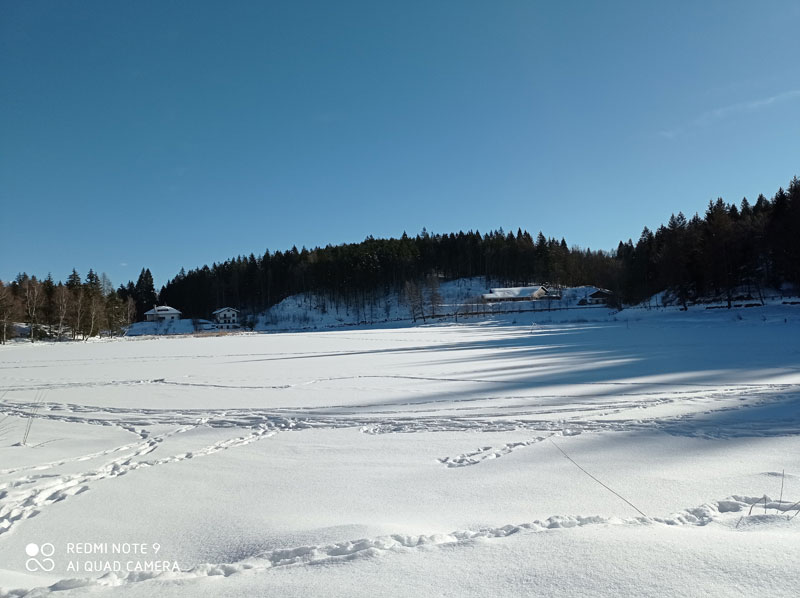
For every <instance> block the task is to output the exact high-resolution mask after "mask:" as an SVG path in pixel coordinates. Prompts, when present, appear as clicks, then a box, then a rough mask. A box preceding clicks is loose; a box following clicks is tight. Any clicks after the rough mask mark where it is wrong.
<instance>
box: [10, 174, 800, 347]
mask: <svg viewBox="0 0 800 598" xmlns="http://www.w3.org/2000/svg"><path fill="white" fill-rule="evenodd" d="M474 276H484V277H486V279H487V280H493V281H500V282H501V283H502V284H506V285H509V286H514V285H524V284H527V283H533V282H536V283H545V284H546V283H549V284H553V285H565V286H575V285H595V286H598V287H603V288H607V289H610V290H612V291H614V293H615V296H616V301H617V302H618V303H636V302H639V301H641V300H643V299H646V298H648V297H650V296H652V295H653V294H655V293H658V292H660V291H663V290H669V291H670V292H671V293H673V294H674V295H675V296H676V297H677V299H678V300H679V301H680V302H682V303H684V304H685V303H688V302H690V301H692V300H695V299H697V298H702V297H708V296H712V295H713V296H715V297H722V298H727V299H728V300H729V301H731V300H732V299H733V297H734V296H735V295H737V294H741V293H745V294H749V295H751V296H752V297H753V298H758V296H759V295H760V294H761V292H762V290H763V289H764V288H767V287H770V288H775V287H779V286H781V285H783V284H790V285H794V286H795V288H797V287H799V286H800V181H798V179H797V177H795V178H794V179H793V180H792V181H791V183H790V184H789V186H788V188H787V189H785V190H784V189H782V188H781V189H779V190H778V191H777V193H775V195H774V196H773V197H772V198H771V199H767V198H766V197H765V196H764V195H760V196H759V197H758V198H757V199H756V201H755V202H754V203H752V204H751V203H750V202H749V201H748V200H747V199H743V200H742V201H741V202H740V203H739V204H733V203H730V204H729V203H726V202H725V201H723V200H722V199H718V200H717V201H715V202H709V204H708V207H707V208H706V210H705V213H703V214H695V215H694V216H692V217H691V218H686V217H685V216H684V215H683V214H680V213H679V214H677V215H673V216H672V217H671V218H670V219H669V222H668V223H666V224H664V225H662V226H659V227H658V229H656V230H655V232H653V231H651V230H650V229H648V228H645V229H644V230H643V231H642V233H641V235H640V236H639V238H638V240H637V241H636V242H635V243H634V242H633V241H632V240H628V241H627V242H620V243H619V245H618V247H617V249H616V250H614V251H603V250H594V251H593V250H590V249H581V248H580V247H577V246H572V247H569V246H568V245H567V243H566V241H565V240H564V239H560V240H558V239H555V238H547V237H545V236H544V235H543V234H542V233H541V232H540V233H538V235H536V237H535V238H534V237H533V236H532V235H531V234H530V233H529V232H528V231H526V230H523V229H517V231H516V232H508V233H506V232H504V231H503V230H502V229H501V230H497V231H492V232H489V233H486V234H482V233H480V232H479V231H469V232H466V233H465V232H458V233H449V234H429V233H428V232H427V231H425V230H424V229H423V231H422V233H420V234H418V235H416V236H414V237H409V236H408V235H406V234H403V235H402V236H401V237H400V238H399V239H375V238H372V237H368V238H367V239H366V240H364V241H363V242H361V243H351V244H345V245H336V246H331V245H328V246H327V247H322V248H319V247H317V248H314V249H310V250H309V249H306V248H302V249H299V250H298V249H297V248H296V247H293V248H292V249H291V250H289V251H276V252H274V253H271V252H270V251H266V252H265V253H264V254H263V255H261V256H256V255H254V254H250V255H249V256H248V257H243V256H240V257H237V258H234V259H230V260H227V261H225V262H222V263H218V264H217V263H215V264H212V265H211V266H207V265H206V266H203V267H201V268H196V269H193V270H190V271H189V272H185V271H184V270H181V272H180V273H179V274H178V275H177V276H176V277H175V278H173V279H172V280H170V281H169V282H167V284H166V285H165V286H164V287H162V289H161V291H160V293H158V294H157V293H156V291H155V288H154V284H153V277H152V275H151V274H150V270H149V269H146V268H143V269H142V271H141V273H140V275H139V278H138V280H137V282H136V283H133V282H129V283H128V284H127V285H121V286H120V287H119V288H118V289H116V290H114V288H113V287H112V286H111V284H110V281H109V280H108V278H107V277H106V276H105V275H100V276H98V275H97V274H96V273H95V272H94V271H92V270H90V271H89V273H88V275H87V277H86V279H85V280H83V281H82V280H81V277H80V275H79V274H78V272H76V271H75V270H73V271H72V273H71V274H70V275H69V276H68V277H67V280H66V283H61V282H58V283H56V282H55V281H54V280H53V278H52V276H50V275H48V276H47V277H45V278H43V279H37V277H36V276H29V275H28V274H27V273H21V274H19V275H18V276H17V278H16V279H15V280H14V281H13V282H10V283H3V282H0V341H4V340H5V338H6V337H7V336H8V334H9V330H10V324H11V323H12V322H15V321H25V322H27V323H29V325H31V326H30V331H31V334H32V336H35V334H33V333H34V331H36V330H39V333H40V334H45V332H44V327H46V328H47V334H49V335H53V336H58V337H61V336H63V335H64V334H69V336H71V337H72V338H76V337H77V336H79V335H80V336H82V337H89V336H93V335H95V334H98V333H99V332H100V331H101V330H109V331H119V330H121V329H122V328H123V327H124V326H125V325H126V324H129V323H130V322H132V321H135V320H137V319H142V317H143V314H144V312H145V311H146V310H148V309H150V308H151V307H152V306H153V305H154V304H155V303H156V301H158V302H160V303H165V304H169V305H171V306H173V307H176V308H178V309H180V310H181V311H183V313H184V316H185V317H193V318H207V317H209V315H210V314H211V312H212V311H213V310H214V309H216V308H218V307H221V306H224V305H228V306H232V307H237V308H239V309H241V310H243V311H244V312H245V313H250V314H254V313H259V312H262V311H264V310H265V309H267V308H269V307H271V306H273V305H275V304H277V303H278V302H280V301H281V300H283V299H285V298H286V297H288V296H291V295H296V294H298V293H313V294H316V295H318V296H320V297H322V298H324V299H325V301H326V303H331V304H334V305H336V306H339V305H345V306H349V305H355V306H358V305H365V304H371V303H374V302H375V301H376V299H377V298H378V297H381V296H385V294H386V293H387V292H397V293H400V292H402V291H403V289H405V288H406V287H407V285H408V283H412V284H417V283H419V282H421V281H430V280H431V279H432V278H434V279H455V278H467V277H474Z"/></svg>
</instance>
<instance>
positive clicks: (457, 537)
mask: <svg viewBox="0 0 800 598" xmlns="http://www.w3.org/2000/svg"><path fill="white" fill-rule="evenodd" d="M790 504H791V503H790V502H789V501H786V500H783V501H782V502H779V501H775V500H774V499H771V498H769V497H765V496H761V497H750V496H737V495H734V496H730V497H728V498H726V499H724V500H719V501H713V502H710V503H705V504H703V505H700V506H699V507H695V508H690V509H686V510H684V511H680V512H678V513H674V514H672V515H670V516H667V517H635V518H625V519H623V518H618V517H602V516H580V515H556V516H552V517H549V518H548V519H545V520H534V521H532V522H529V523H521V524H509V525H503V526H498V527H485V528H479V529H475V530H458V531H453V532H450V533H439V534H430V535H425V534H423V535H403V534H391V535H385V536H378V537H374V538H361V539H358V540H351V541H345V542H336V543H331V544H322V545H306V546H298V547H295V548H282V549H277V550H270V551H265V552H261V553H258V554H256V555H253V556H248V557H246V558H244V559H242V560H240V561H236V562H231V563H216V564H212V563H205V564H202V565H197V566H194V567H192V568H190V569H186V570H181V571H180V572H174V571H168V572H152V571H150V572H131V573H128V574H127V575H122V576H120V575H117V574H116V573H113V572H110V573H106V574H105V575H103V576H102V577H99V578H68V579H62V580H59V581H57V582H55V583H53V584H51V585H50V586H47V587H40V588H32V589H31V588H26V589H23V588H19V589H13V590H10V591H6V592H3V591H2V590H0V598H21V597H23V596H26V595H28V594H32V593H34V592H35V594H36V595H37V596H41V595H46V594H50V593H52V592H59V591H63V590H70V589H76V588H97V589H99V588H111V587H119V586H122V585H127V584H132V583H138V582H143V581H148V580H161V581H163V582H172V581H174V582H177V583H180V582H182V581H187V580H192V579H195V580H198V581H200V580H202V579H203V578H217V577H229V576H231V575H236V574H239V573H243V572H246V571H252V572H258V571H267V570H270V569H275V568H282V567H302V566H314V565H325V564H331V563H342V562H349V561H354V560H357V559H363V558H383V557H386V556H389V555H391V554H402V553H409V552H413V551H420V550H423V551H430V550H437V549H440V548H442V547H450V548H458V547H462V546H468V545H470V544H474V543H477V542H494V541H502V539H503V538H507V537H509V536H519V535H524V534H536V533H554V532H555V533H568V530H570V529H574V528H582V527H587V526H653V525H663V526H689V527H703V526H706V525H709V524H712V523H717V524H720V525H724V526H727V527H728V529H730V530H731V531H733V532H736V531H737V530H739V529H740V528H739V526H740V524H741V523H742V522H743V521H750V520H752V521H753V522H754V523H757V524H759V526H761V525H764V524H765V523H766V524H769V523H772V524H776V523H779V522H780V523H783V522H785V521H788V522H789V523H790V524H791V525H792V526H793V527H795V526H797V527H800V518H797V519H792V518H790V516H787V513H791V512H793V510H794V509H793V508H790ZM754 508H755V509H761V508H764V509H765V511H767V513H765V514H760V513H755V514H753V510H754ZM770 510H772V511H774V513H768V511H770ZM734 521H736V523H735V524H734ZM748 529H750V525H749V524H746V525H744V526H742V528H741V532H740V533H746V532H747V530H748ZM558 530H562V531H561V532H559V531H558Z"/></svg>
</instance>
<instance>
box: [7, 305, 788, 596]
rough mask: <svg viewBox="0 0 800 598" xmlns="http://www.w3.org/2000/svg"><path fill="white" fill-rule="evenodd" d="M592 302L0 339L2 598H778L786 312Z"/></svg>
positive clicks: (783, 512) (782, 572)
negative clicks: (375, 319)
mask: <svg viewBox="0 0 800 598" xmlns="http://www.w3.org/2000/svg"><path fill="white" fill-rule="evenodd" d="M472 291H473V289H469V291H468V292H472ZM596 313H598V314H602V317H600V316H598V318H596V319H594V318H586V319H585V321H580V320H581V319H582V318H577V317H574V316H572V319H571V320H564V321H559V318H566V316H565V315H562V314H559V313H557V312H553V313H551V314H542V313H515V314H507V315H503V316H496V317H493V318H489V319H487V320H482V321H470V320H469V319H465V320H463V321H459V322H458V323H454V322H452V321H449V322H436V323H434V324H427V325H424V326H418V327H403V328H384V329H377V328H371V329H356V328H353V329H341V330H333V331H320V332H294V333H285V334H282V333H276V334H239V335H229V336H219V337H217V336H207V337H189V336H186V337H178V336H172V337H161V338H142V337H139V338H123V339H110V340H109V339H106V340H101V341H93V342H87V343H40V344H39V343H37V344H29V343H16V344H13V345H7V346H5V347H0V596H2V597H7V596H46V595H50V594H55V595H57V596H63V597H65V598H66V597H73V596H106V595H114V596H128V597H134V596H135V597H151V596H166V597H173V596H187V597H189V596H191V597H196V596H199V597H212V596H214V597H216V596H228V597H239V596H281V597H291V596H302V597H308V596H409V595H412V596H419V597H421V598H425V597H429V596H431V597H432V596H453V597H462V596H481V597H485V596H509V597H511V596H587V595H597V596H731V595H750V594H756V593H758V594H763V595H765V596H796V595H797V592H798V588H800V569H799V568H798V567H797V554H798V547H800V516H798V517H794V515H795V514H796V513H797V511H798V508H800V505H798V504H797V501H799V500H800V451H798V440H799V439H800V309H798V308H797V307H794V306H781V305H772V306H767V307H760V308H750V309H744V308H742V309H738V310H737V309H733V310H710V311H707V310H694V311H693V310H691V309H690V311H688V312H681V311H678V310H670V311H663V310H661V311H659V310H651V311H648V310H639V311H633V310H626V311H625V312H621V313H620V314H616V315H613V314H611V313H610V312H608V310H605V311H603V310H598V311H597V312H596ZM615 318H616V319H615ZM23 441H24V442H23Z"/></svg>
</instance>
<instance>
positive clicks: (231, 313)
mask: <svg viewBox="0 0 800 598" xmlns="http://www.w3.org/2000/svg"><path fill="white" fill-rule="evenodd" d="M213 315H214V319H215V320H216V322H217V328H221V329H223V330H232V329H233V328H238V327H239V310H238V309H234V308H232V307H220V308H219V309H218V310H216V311H215V312H214V314H213Z"/></svg>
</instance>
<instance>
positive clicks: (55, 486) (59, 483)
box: [0, 425, 275, 536]
mask: <svg viewBox="0 0 800 598" xmlns="http://www.w3.org/2000/svg"><path fill="white" fill-rule="evenodd" d="M196 427H197V426H196V425H188V426H181V427H178V428H175V429H174V430H171V431H170V432H167V433H165V434H162V435H159V436H152V437H149V438H147V439H146V440H144V441H143V442H141V443H139V444H136V445H125V446H122V447H117V448H114V449H110V450H108V451H102V452H99V453H93V454H89V455H82V456H79V457H74V458H72V459H65V460H63V461H57V462H53V463H50V464H43V465H35V466H29V467H20V468H15V469H8V470H2V471H0V474H11V473H16V472H19V471H26V470H27V471H30V470H43V469H50V468H53V467H57V466H59V465H63V464H64V463H68V462H75V461H85V460H90V459H94V458H98V457H100V456H105V455H107V454H111V453H115V452H121V451H123V450H128V449H131V448H132V449H133V450H132V452H128V453H126V454H124V455H123V456H121V457H118V458H116V459H113V460H111V461H109V462H108V463H106V464H104V465H102V466H101V467H99V468H97V469H94V470H92V471H89V472H87V473H80V474H69V475H58V474H33V475H28V476H25V477H21V478H18V479H16V480H14V481H12V482H6V483H3V484H0V536H2V535H3V534H4V533H6V532H8V531H9V530H10V529H11V528H12V527H13V526H14V525H15V524H16V523H18V522H20V521H23V520H25V519H29V518H30V517H34V516H36V515H38V514H39V513H40V512H41V511H42V510H43V509H44V508H46V507H47V506H49V505H51V504H53V503H56V502H60V501H62V500H65V499H66V498H68V497H70V496H75V495H77V494H81V493H83V492H86V491H88V490H90V489H91V484H93V483H94V482H98V481H101V480H108V479H112V478H116V477H119V476H123V475H125V474H127V473H129V472H131V471H134V470H137V469H142V468H148V467H156V466H159V465H164V464H167V463H176V462H178V461H184V460H186V459H193V458H195V457H203V456H207V455H213V454H214V453H217V452H220V451H224V450H227V449H230V448H235V447H239V446H244V445H247V444H250V443H251V442H255V441H257V440H261V439H262V438H267V437H269V436H272V435H273V434H274V433H275V431H274V430H270V429H269V428H266V427H263V426H262V427H258V428H257V429H255V430H253V431H251V432H250V433H249V434H245V435H244V436H237V437H234V438H229V439H226V440H221V441H219V442H215V443H214V444H211V445H209V446H206V447H203V448H201V449H198V450H194V451H190V452H185V453H180V454H177V455H171V456H169V457H163V458H160V459H151V460H145V459H142V458H143V457H145V456H146V455H148V454H150V453H152V452H153V451H155V450H156V449H157V448H158V447H159V446H160V445H161V444H162V443H163V442H164V440H166V439H167V438H169V437H170V436H174V435H176V434H181V433H183V432H187V431H189V430H192V429H194V428H196Z"/></svg>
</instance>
